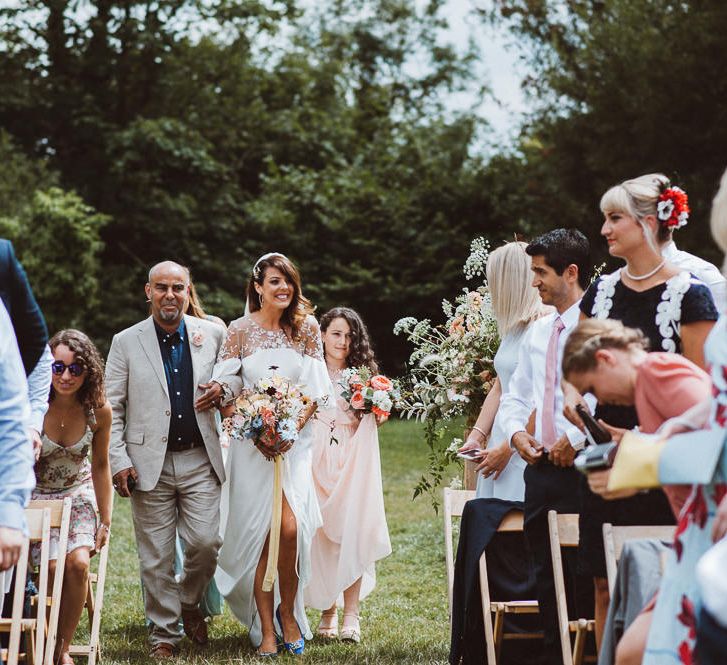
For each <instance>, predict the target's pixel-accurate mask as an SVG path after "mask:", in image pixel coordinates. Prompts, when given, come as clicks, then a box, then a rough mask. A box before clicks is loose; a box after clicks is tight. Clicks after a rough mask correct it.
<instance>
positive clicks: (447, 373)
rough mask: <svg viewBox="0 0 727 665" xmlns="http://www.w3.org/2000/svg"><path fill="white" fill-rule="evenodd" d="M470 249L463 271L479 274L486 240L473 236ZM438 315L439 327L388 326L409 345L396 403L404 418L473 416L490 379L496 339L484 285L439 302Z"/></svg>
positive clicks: (403, 322)
mask: <svg viewBox="0 0 727 665" xmlns="http://www.w3.org/2000/svg"><path fill="white" fill-rule="evenodd" d="M471 249H472V253H471V254H470V257H469V258H468V260H467V263H465V267H466V273H468V274H472V275H473V276H475V275H481V274H484V265H483V264H484V263H486V262H487V259H488V257H489V251H488V245H487V243H486V241H483V240H482V238H476V239H475V240H474V241H473V242H472V246H471ZM473 256H474V257H475V259H476V260H474V259H473ZM442 311H443V312H444V315H445V316H446V317H447V318H446V321H445V323H444V324H443V325H439V326H435V325H432V324H431V322H430V321H429V320H428V319H423V320H422V321H417V319H415V318H414V317H406V318H403V319H400V320H399V321H397V322H396V325H395V326H394V334H396V335H406V337H407V339H408V340H409V341H410V342H411V343H412V344H413V345H414V347H415V348H414V351H413V352H412V354H411V356H410V357H409V361H408V367H409V374H408V376H407V377H406V379H405V384H406V387H405V388H404V389H403V390H402V397H401V400H400V402H399V409H400V411H401V412H402V414H404V415H406V417H407V418H416V419H417V420H420V421H424V420H425V419H427V418H436V419H438V420H440V419H444V420H448V419H451V418H454V417H456V416H459V415H463V414H464V415H470V414H472V413H478V412H479V409H480V406H481V405H482V401H483V400H484V398H485V396H486V395H487V393H488V392H489V390H490V388H492V384H493V382H494V380H495V368H494V364H493V361H494V357H495V353H497V349H498V347H499V345H500V338H499V336H498V334H497V323H496V321H495V317H494V315H493V313H492V302H491V300H490V294H489V292H488V290H487V285H486V284H484V285H482V286H480V287H478V288H477V289H475V290H472V291H470V290H469V289H467V288H465V289H463V290H462V293H461V294H460V295H458V296H457V297H456V298H455V300H454V302H453V303H452V302H450V301H449V300H444V301H442Z"/></svg>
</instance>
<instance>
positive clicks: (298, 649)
mask: <svg viewBox="0 0 727 665" xmlns="http://www.w3.org/2000/svg"><path fill="white" fill-rule="evenodd" d="M275 618H276V619H277V620H278V624H279V625H280V632H281V633H282V632H283V622H282V621H281V620H280V605H278V609H276V610H275ZM295 623H296V625H297V626H298V632H299V633H300V639H299V640H295V642H286V641H285V638H283V648H284V649H285V650H286V651H287V652H289V653H292V654H293V655H294V656H302V655H303V652H304V651H305V638H304V637H303V631H302V630H301V628H300V624H299V623H298V621H297V619H296V622H295Z"/></svg>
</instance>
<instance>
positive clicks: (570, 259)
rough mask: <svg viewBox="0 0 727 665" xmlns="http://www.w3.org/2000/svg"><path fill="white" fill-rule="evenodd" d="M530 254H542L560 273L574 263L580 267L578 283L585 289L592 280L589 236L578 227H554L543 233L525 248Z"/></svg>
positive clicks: (547, 262) (548, 263)
mask: <svg viewBox="0 0 727 665" xmlns="http://www.w3.org/2000/svg"><path fill="white" fill-rule="evenodd" d="M525 251H526V252H527V254H528V256H542V257H543V258H544V259H545V263H546V264H547V265H549V266H550V267H551V268H552V269H553V270H555V272H556V273H557V274H558V275H562V274H563V272H565V269H566V268H567V267H568V266H569V265H571V264H572V263H573V264H575V265H576V266H577V267H578V283H579V284H580V285H581V288H583V289H585V288H586V287H587V286H588V284H589V283H590V280H591V251H590V245H589V243H588V238H586V236H584V235H583V234H582V233H581V232H580V231H578V230H577V229H554V230H553V231H548V232H547V233H543V235H541V236H538V237H537V238H535V240H533V241H532V242H530V244H529V245H528V246H527V247H526V248H525Z"/></svg>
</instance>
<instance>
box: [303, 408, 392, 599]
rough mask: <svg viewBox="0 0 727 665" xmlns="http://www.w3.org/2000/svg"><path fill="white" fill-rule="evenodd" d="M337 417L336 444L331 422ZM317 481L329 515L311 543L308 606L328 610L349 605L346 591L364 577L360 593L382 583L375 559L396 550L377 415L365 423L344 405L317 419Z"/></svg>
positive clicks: (315, 458) (368, 418)
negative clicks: (345, 602)
mask: <svg viewBox="0 0 727 665" xmlns="http://www.w3.org/2000/svg"><path fill="white" fill-rule="evenodd" d="M334 419H335V420H336V424H335V427H334V430H333V436H334V437H335V438H336V439H337V440H338V443H330V441H331V428H330V423H331V422H333V420H334ZM313 427H314V428H315V429H314V433H313V481H314V485H315V489H316V494H317V496H318V502H319V504H320V508H321V514H322V515H323V526H322V527H320V528H319V529H318V531H316V534H315V536H314V537H313V544H312V547H311V563H312V571H311V579H310V583H309V585H308V586H307V587H306V590H305V603H306V605H307V606H308V607H313V608H315V609H319V610H326V609H328V608H330V607H332V606H333V605H334V603H338V604H339V605H342V604H343V596H342V593H343V591H344V590H345V589H347V588H348V587H350V586H351V585H352V584H353V583H354V582H356V580H358V579H359V578H363V579H362V584H361V594H360V597H361V598H364V597H365V596H366V595H368V594H369V593H370V592H371V590H372V589H373V588H374V586H375V585H376V572H375V565H374V564H375V562H376V561H378V560H379V559H382V558H384V557H386V556H388V555H389V554H391V542H390V540H389V530H388V527H387V525H386V514H385V512H384V495H383V488H382V483H381V458H380V455H379V435H378V431H377V428H376V420H375V419H374V417H373V416H372V415H366V416H364V417H363V418H362V420H361V421H360V422H358V421H356V420H353V421H352V419H351V418H350V417H349V415H348V414H347V413H345V412H343V411H341V410H340V409H336V410H335V411H333V410H331V411H326V412H323V413H322V414H320V417H319V419H318V420H316V421H315V422H314V423H313Z"/></svg>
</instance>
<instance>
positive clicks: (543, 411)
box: [500, 229, 590, 665]
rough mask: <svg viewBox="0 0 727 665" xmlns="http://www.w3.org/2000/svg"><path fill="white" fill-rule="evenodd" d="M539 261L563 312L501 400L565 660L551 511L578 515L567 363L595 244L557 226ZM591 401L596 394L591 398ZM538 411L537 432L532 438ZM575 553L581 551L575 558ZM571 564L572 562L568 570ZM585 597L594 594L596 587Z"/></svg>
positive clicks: (537, 250)
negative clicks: (566, 408)
mask: <svg viewBox="0 0 727 665" xmlns="http://www.w3.org/2000/svg"><path fill="white" fill-rule="evenodd" d="M525 251H526V252H527V253H528V254H529V255H530V256H531V257H532V266H531V269H532V271H533V274H534V277H533V286H535V287H536V288H537V289H538V291H539V292H540V298H541V300H542V301H543V304H545V305H552V306H553V307H555V309H556V311H555V312H554V313H553V314H550V315H548V316H544V317H543V318H541V319H539V320H537V321H535V322H534V323H533V324H532V325H531V326H530V328H529V329H528V331H527V333H526V334H525V337H524V338H523V341H522V343H521V346H520V351H519V357H518V365H517V369H516V370H515V373H514V374H513V376H512V378H511V380H510V384H509V386H508V392H507V393H505V394H504V395H503V396H502V399H501V401H500V410H501V411H502V412H503V414H504V422H505V431H506V432H507V435H508V437H509V440H510V445H511V446H512V447H513V448H515V449H516V450H517V452H518V453H519V454H520V456H521V457H522V458H523V459H524V460H525V461H526V462H527V463H528V466H527V467H526V469H525V536H526V538H527V541H528V545H529V548H530V551H531V554H532V556H533V560H534V564H535V575H536V584H537V590H538V603H539V606H540V613H541V616H542V619H543V626H544V631H545V640H544V641H545V644H544V648H543V658H542V662H543V663H547V664H548V665H550V664H551V663H553V664H554V665H555V664H557V663H561V662H562V656H561V647H560V639H559V636H558V620H557V610H556V602H555V590H554V585H553V568H552V562H551V558H550V546H549V539H548V511H549V510H556V511H558V512H559V513H577V512H578V508H579V502H578V477H577V474H578V472H577V471H576V470H575V468H574V467H573V460H574V458H575V455H576V451H577V450H579V449H580V448H582V447H583V443H584V439H585V437H584V435H583V433H582V432H581V431H580V430H579V429H578V428H577V427H576V426H574V425H572V424H571V423H570V422H568V420H566V418H565V417H564V416H563V392H562V390H561V387H560V383H561V360H562V357H563V347H564V346H565V341H566V339H567V337H568V335H569V334H570V332H571V331H572V330H573V328H575V326H576V325H577V324H578V320H579V315H580V311H579V309H578V305H579V303H580V299H581V297H582V295H583V289H584V288H585V287H586V286H587V285H588V279H589V272H590V252H589V245H588V240H587V239H586V237H585V236H584V235H583V234H582V233H581V232H580V231H576V230H572V229H556V230H554V231H550V232H548V233H546V234H544V235H542V236H540V237H538V238H536V239H535V240H533V241H532V242H531V243H530V244H529V245H528V246H527V248H526V250H525ZM589 399H590V397H589ZM533 410H535V411H536V418H535V432H534V435H533V436H531V435H530V434H528V433H527V431H526V428H527V422H528V418H529V417H530V414H531V413H532V412H533ZM570 554H571V555H574V554H575V553H574V552H573V553H570ZM568 558H569V555H567V554H566V553H565V552H564V562H565V563H566V574H567V575H568V577H569V578H570V579H569V580H568V581H570V583H571V584H570V587H571V591H572V592H574V591H575V586H576V585H575V569H576V568H575V556H572V557H571V558H572V559H573V561H572V563H571V562H569V561H568ZM569 563H571V565H568V564H569ZM581 587H582V588H581V589H579V593H583V592H585V593H590V588H589V587H590V583H588V584H586V585H581Z"/></svg>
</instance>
